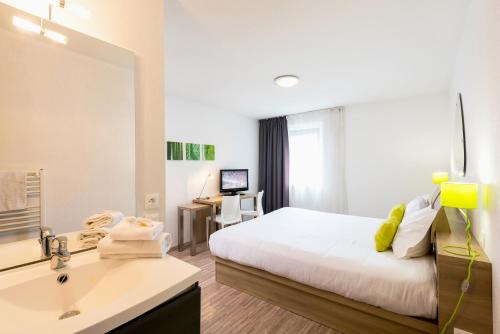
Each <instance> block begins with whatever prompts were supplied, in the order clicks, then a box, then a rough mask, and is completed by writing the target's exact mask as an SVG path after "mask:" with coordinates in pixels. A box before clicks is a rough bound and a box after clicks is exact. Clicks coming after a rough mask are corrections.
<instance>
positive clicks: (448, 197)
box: [441, 182, 478, 257]
mask: <svg viewBox="0 0 500 334" xmlns="http://www.w3.org/2000/svg"><path fill="white" fill-rule="evenodd" d="M441 205H442V206H447V207H449V208H457V209H465V221H466V232H467V252H468V253H467V255H465V254H460V253H457V252H453V251H450V249H465V248H464V247H461V246H446V248H447V249H448V250H447V251H448V252H449V253H452V254H455V255H461V256H469V257H470V256H472V249H471V246H470V241H471V234H470V224H471V221H470V219H469V209H475V208H477V184H476V183H461V182H443V183H441ZM477 255H478V254H476V256H477Z"/></svg>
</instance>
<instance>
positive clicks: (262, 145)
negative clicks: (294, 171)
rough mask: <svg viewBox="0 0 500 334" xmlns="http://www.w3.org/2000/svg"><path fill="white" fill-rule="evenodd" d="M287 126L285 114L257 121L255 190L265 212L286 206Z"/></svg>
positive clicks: (287, 167)
mask: <svg viewBox="0 0 500 334" xmlns="http://www.w3.org/2000/svg"><path fill="white" fill-rule="evenodd" d="M288 169H289V152H288V126H287V121H286V117H276V118H270V119H261V120H260V121H259V190H264V198H263V200H262V205H263V207H264V212H265V213H268V212H271V211H274V210H277V209H279V208H282V207H285V206H288Z"/></svg>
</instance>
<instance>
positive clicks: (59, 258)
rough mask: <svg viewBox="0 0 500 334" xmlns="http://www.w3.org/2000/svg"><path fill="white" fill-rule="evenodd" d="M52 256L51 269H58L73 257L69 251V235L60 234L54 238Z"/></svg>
mask: <svg viewBox="0 0 500 334" xmlns="http://www.w3.org/2000/svg"><path fill="white" fill-rule="evenodd" d="M51 246H52V247H51V248H52V257H51V258H50V269H53V270H56V269H61V268H64V267H65V266H66V264H65V263H66V262H68V261H69V259H71V253H70V252H69V251H68V237H66V236H60V237H55V238H54V239H52V245H51Z"/></svg>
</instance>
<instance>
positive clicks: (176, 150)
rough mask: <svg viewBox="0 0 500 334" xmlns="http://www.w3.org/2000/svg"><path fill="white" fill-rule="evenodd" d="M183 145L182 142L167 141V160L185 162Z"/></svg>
mask: <svg viewBox="0 0 500 334" xmlns="http://www.w3.org/2000/svg"><path fill="white" fill-rule="evenodd" d="M182 153H183V145H182V143H180V142H175V141H167V160H183V154H182Z"/></svg>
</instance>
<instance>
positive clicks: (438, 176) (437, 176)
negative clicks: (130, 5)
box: [432, 172, 448, 184]
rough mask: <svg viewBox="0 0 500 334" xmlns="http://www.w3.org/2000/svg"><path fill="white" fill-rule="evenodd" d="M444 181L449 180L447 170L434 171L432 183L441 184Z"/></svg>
mask: <svg viewBox="0 0 500 334" xmlns="http://www.w3.org/2000/svg"><path fill="white" fill-rule="evenodd" d="M443 182H448V173H447V172H434V173H432V183H434V184H441V183H443Z"/></svg>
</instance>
